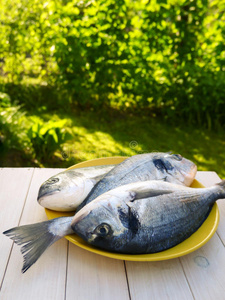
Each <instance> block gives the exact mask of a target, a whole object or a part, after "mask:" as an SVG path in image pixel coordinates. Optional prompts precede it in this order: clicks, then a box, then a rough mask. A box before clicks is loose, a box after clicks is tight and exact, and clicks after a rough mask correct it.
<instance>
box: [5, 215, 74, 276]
mask: <svg viewBox="0 0 225 300" xmlns="http://www.w3.org/2000/svg"><path fill="white" fill-rule="evenodd" d="M71 220H72V218H70V217H62V218H56V219H52V220H49V221H45V222H40V223H36V224H31V225H23V226H18V227H14V228H11V229H9V230H7V231H4V232H3V234H5V235H6V236H8V237H9V238H10V239H12V240H13V241H14V242H15V243H16V244H17V245H22V247H21V249H20V250H21V253H22V255H23V268H22V270H21V272H22V273H25V272H26V271H27V270H28V269H29V268H30V267H31V266H32V265H33V264H34V263H35V262H36V261H37V260H38V258H39V257H40V256H41V255H42V254H43V253H44V251H45V250H46V249H47V248H48V247H50V246H51V245H52V244H53V243H55V242H56V241H58V240H59V239H61V238H62V237H63V236H65V235H67V234H71V233H73V231H72V229H71V227H70V223H71Z"/></svg>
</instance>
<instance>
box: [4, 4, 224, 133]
mask: <svg viewBox="0 0 225 300" xmlns="http://www.w3.org/2000/svg"><path fill="white" fill-rule="evenodd" d="M224 9H225V0H220V1H219V0H211V1H209V0H196V1H188V0H179V1H178V0H151V1H148V0H139V1H137V0H134V1H128V0H119V1H115V0H99V1H88V0H85V1H78V0H66V1H65V0H49V1H47V2H46V1H45V0H32V1H27V0H14V1H6V0H2V9H1V12H0V18H1V24H0V49H1V53H0V55H1V57H0V75H1V76H0V83H1V85H2V87H3V88H2V90H4V91H5V92H6V93H9V94H10V96H11V97H12V99H18V100H19V101H20V102H21V103H24V102H26V104H28V106H29V107H32V102H33V104H34V105H35V106H37V107H38V106H42V105H43V102H49V106H51V107H53V108H55V107H57V106H58V105H61V106H63V105H64V106H66V107H68V105H69V104H71V105H77V106H79V107H80V108H84V107H94V108H96V109H99V108H100V107H113V108H117V109H120V110H123V111H126V110H129V111H135V112H136V111H140V110H142V111H146V110H147V111H148V110H153V111H154V112H160V113H163V115H164V116H165V117H168V118H173V119H175V120H180V119H183V120H187V121H188V122H189V123H194V124H196V123H197V124H201V125H206V126H208V127H209V128H210V127H211V126H217V125H218V126H219V125H224V123H225V122H224V120H225V105H224V104H225V103H224V102H225V100H224V99H225V97H224V96H225V86H224V71H225V43H224V34H225V15H224ZM12 85H13V88H14V92H13V89H11V86H12ZM21 85H22V86H23V88H21ZM32 87H34V88H32ZM38 87H40V90H38ZM17 91H20V92H19V93H17ZM21 91H22V94H21ZM36 91H37V92H36ZM24 95H25V96H24ZM48 95H49V96H48ZM50 99H51V100H50ZM52 99H53V100H52ZM65 102H66V103H65ZM215 115H216V116H217V118H215V117H214V116H215Z"/></svg>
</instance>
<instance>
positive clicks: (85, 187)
mask: <svg viewBox="0 0 225 300" xmlns="http://www.w3.org/2000/svg"><path fill="white" fill-rule="evenodd" d="M95 183H96V182H95V181H94V179H88V178H85V177H84V176H83V175H82V174H80V173H79V172H76V171H75V170H67V171H66V172H61V173H59V174H57V175H55V176H52V177H51V178H49V179H48V180H46V181H45V182H44V183H43V184H42V185H41V186H40V189H39V192H38V198H37V201H38V203H39V204H40V205H41V206H43V207H45V208H49V209H52V210H56V211H73V210H75V209H76V207H77V206H78V205H79V204H80V203H81V202H82V201H83V200H84V199H85V198H86V196H87V195H88V193H89V192H90V191H91V189H92V188H93V187H94V185H95Z"/></svg>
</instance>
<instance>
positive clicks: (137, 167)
mask: <svg viewBox="0 0 225 300" xmlns="http://www.w3.org/2000/svg"><path fill="white" fill-rule="evenodd" d="M196 172H197V166H196V165H195V164H194V163H193V162H192V161H190V160H188V159H186V158H184V157H182V156H181V155H179V154H169V153H163V152H157V153H156V152H153V153H147V154H139V155H134V156H131V157H129V158H127V159H126V160H124V161H123V162H122V163H120V164H119V165H117V166H115V168H113V169H112V170H111V171H110V172H109V173H107V174H106V175H105V176H104V177H103V178H102V180H100V181H99V182H98V183H97V184H96V185H95V187H94V188H93V189H92V190H91V192H90V193H89V195H88V196H87V197H86V199H85V200H84V201H83V202H82V203H81V204H80V205H79V207H78V208H77V211H78V210H80V209H81V208H82V207H84V206H85V205H86V204H87V203H89V202H91V201H92V200H94V199H95V198H97V197H98V196H99V195H101V194H103V193H105V192H107V191H109V190H111V189H114V188H116V187H118V186H122V185H125V184H129V183H131V182H137V181H146V180H164V181H167V182H173V183H177V184H182V185H186V186H190V185H191V183H192V182H193V180H194V177H195V175H196Z"/></svg>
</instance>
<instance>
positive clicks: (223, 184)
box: [216, 179, 225, 198]
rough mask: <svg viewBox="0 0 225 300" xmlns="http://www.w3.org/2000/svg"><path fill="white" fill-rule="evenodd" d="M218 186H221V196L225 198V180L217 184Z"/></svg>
mask: <svg viewBox="0 0 225 300" xmlns="http://www.w3.org/2000/svg"><path fill="white" fill-rule="evenodd" d="M216 185H219V186H220V194H219V196H220V197H222V198H225V180H224V179H223V180H222V181H221V182H219V183H217V184H216Z"/></svg>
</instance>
